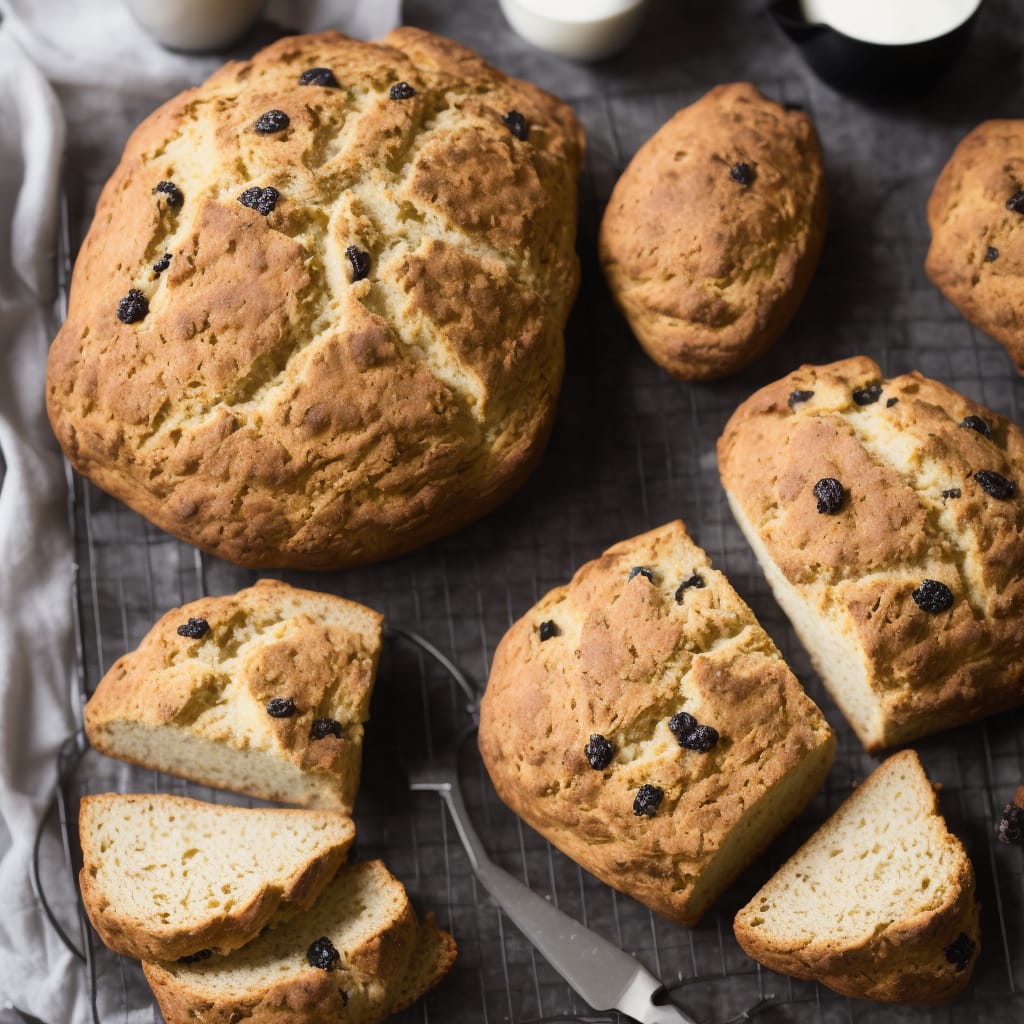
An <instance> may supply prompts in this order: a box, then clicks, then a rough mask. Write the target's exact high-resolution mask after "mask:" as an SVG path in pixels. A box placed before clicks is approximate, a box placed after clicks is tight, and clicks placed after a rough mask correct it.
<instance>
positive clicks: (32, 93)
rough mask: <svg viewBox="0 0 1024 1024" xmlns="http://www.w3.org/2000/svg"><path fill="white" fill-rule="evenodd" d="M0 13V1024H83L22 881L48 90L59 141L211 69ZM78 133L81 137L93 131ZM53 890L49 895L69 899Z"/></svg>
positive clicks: (52, 137) (56, 458) (62, 606)
mask: <svg viewBox="0 0 1024 1024" xmlns="http://www.w3.org/2000/svg"><path fill="white" fill-rule="evenodd" d="M0 15H2V21H0V454H2V457H3V462H4V465H5V467H6V472H5V473H4V475H3V477H2V483H0V1024H21V1022H23V1021H24V1020H25V1019H26V1018H25V1017H24V1016H22V1015H24V1014H28V1015H30V1016H31V1018H37V1019H38V1020H40V1021H42V1022H44V1024H91V1011H90V1009H89V1006H88V999H87V987H86V979H85V971H84V970H83V969H82V967H81V966H80V964H79V963H78V962H77V961H76V960H75V959H74V958H73V957H72V956H71V954H70V953H69V952H68V951H67V950H66V949H65V948H64V947H63V945H62V944H61V943H60V942H59V940H58V939H57V938H56V936H55V935H54V933H53V932H52V930H51V929H50V927H49V926H48V924H47V923H46V921H45V919H44V917H43V913H42V909H41V906H40V904H39V902H38V899H37V897H36V895H35V893H34V892H33V888H32V884H31V881H30V877H31V875H30V868H31V857H32V843H33V839H34V837H35V833H36V828H37V825H38V823H39V820H40V817H41V815H42V814H43V812H44V811H45V809H46V805H47V802H48V800H49V798H50V795H51V793H52V791H53V787H54V784H55V779H56V770H57V751H58V749H59V747H60V745H61V743H62V742H63V740H64V739H65V738H66V737H67V736H68V734H69V733H70V732H71V731H72V730H73V729H74V728H75V727H76V725H77V723H76V722H75V720H74V719H75V715H74V714H73V712H72V706H71V697H70V694H71V685H70V680H71V678H72V673H73V671H74V664H73V651H72V593H71V590H72V559H73V550H72V544H71V538H70V535H69V529H68V524H67V512H66V491H65V478H64V466H63V461H62V459H61V456H60V452H59V450H58V448H57V445H56V442H55V441H54V439H53V436H52V434H51V432H50V429H49V424H48V422H47V419H46V413H45V405H44V378H45V370H46V352H47V348H48V346H49V341H50V338H51V337H52V334H53V332H54V330H55V319H56V318H55V316H54V314H53V309H54V306H53V301H54V277H55V274H54V250H55V237H56V230H55V227H56V219H57V209H58V195H59V176H60V170H61V155H62V150H63V144H64V136H65V111H62V109H61V105H60V103H59V101H58V99H57V98H56V95H55V92H54V89H53V88H52V87H51V84H50V83H54V84H57V85H60V86H62V87H64V89H65V95H71V94H74V95H75V97H76V98H77V99H78V100H81V101H84V102H82V103H78V104H76V105H75V106H74V107H69V108H68V111H67V116H68V118H69V124H68V131H69V134H72V133H75V132H76V131H77V128H78V126H77V124H76V121H75V118H76V116H81V114H80V112H79V113H78V114H76V113H75V111H76V110H78V109H79V107H81V108H82V109H86V110H87V109H90V108H91V109H93V110H95V109H96V108H97V106H102V105H103V103H104V97H109V96H110V93H111V91H112V90H113V91H115V92H116V91H124V92H130V93H132V94H137V93H140V92H144V93H147V94H149V93H151V94H153V95H154V97H155V98H157V99H162V98H164V97H165V96H166V97H170V96H172V95H173V94H174V93H175V92H177V91H179V90H180V89H182V88H184V87H186V86H189V85H194V84H196V83H198V82H201V81H202V80H203V79H204V78H205V77H206V76H207V75H208V74H209V73H210V72H211V71H212V70H213V68H215V67H216V66H217V65H218V64H219V63H221V62H222V58H219V57H217V56H210V55H207V56H204V57H189V56H185V55H182V54H174V53H170V52H168V51H166V50H164V49H162V48H161V47H160V46H159V45H158V44H156V43H155V42H153V41H152V40H150V39H149V38H148V37H147V36H146V35H145V33H144V32H143V31H142V29H140V28H139V27H138V26H137V25H136V23H135V22H134V20H133V19H132V18H131V16H130V15H129V14H128V12H127V10H126V9H125V8H124V7H123V6H122V4H121V3H120V2H118V0H0ZM399 15H400V0H333V2H332V0H299V2H293V3H286V2H284V0H279V2H274V3H271V4H270V5H269V7H268V16H269V17H271V18H272V19H276V20H278V22H279V24H282V25H283V26H286V27H288V28H291V29H294V30H298V31H307V30H308V31H317V30H320V29H323V28H328V27H332V28H338V29H340V30H341V31H345V32H348V33H349V34H352V35H361V36H365V37H373V36H378V35H382V34H384V33H385V32H387V31H388V30H390V29H391V28H393V27H394V26H395V25H396V24H398V21H399ZM47 79H49V80H50V82H48V81H47ZM93 94H95V95H93ZM107 127H108V128H110V131H109V134H110V137H109V138H105V137H103V138H96V137H95V136H94V134H91V135H90V138H89V151H90V152H97V150H99V151H101V152H102V151H104V150H106V152H107V154H108V155H109V156H110V157H111V159H110V161H109V163H111V164H112V163H113V160H114V159H115V158H116V155H117V154H118V153H119V152H120V149H121V146H122V145H123V143H124V140H125V138H126V136H127V134H128V132H129V130H130V129H131V128H132V127H134V126H133V125H120V124H118V123H117V122H116V119H115V120H114V124H113V127H111V126H110V125H108V126H107ZM82 130H83V131H90V132H91V133H95V130H96V129H95V124H94V123H93V124H92V125H90V126H89V127H88V128H84V127H83V129H82ZM48 870H50V871H56V872H62V871H63V867H62V866H61V865H59V864H52V865H49V866H48ZM63 881H64V879H63V878H60V879H58V880H57V884H56V886H55V888H56V890H57V891H58V892H59V891H61V889H62V888H66V889H69V888H70V887H69V886H62V885H60V884H59V883H63ZM70 898H71V896H70V894H69V895H68V896H67V897H66V899H70ZM68 909H70V908H69V907H65V910H68ZM62 917H64V918H65V919H67V918H68V917H69V915H68V914H67V913H65V914H64V915H62ZM70 919H71V920H73V916H72V917H71V918H70ZM74 934H75V935H77V932H75V933H74Z"/></svg>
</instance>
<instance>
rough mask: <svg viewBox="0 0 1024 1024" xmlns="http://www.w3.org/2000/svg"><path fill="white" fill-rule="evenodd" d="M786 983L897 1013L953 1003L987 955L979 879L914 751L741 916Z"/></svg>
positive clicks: (739, 934) (745, 936)
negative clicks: (982, 947) (898, 1007)
mask: <svg viewBox="0 0 1024 1024" xmlns="http://www.w3.org/2000/svg"><path fill="white" fill-rule="evenodd" d="M733 929H734V931H735V933H736V939H737V941H738V942H739V944H740V945H741V946H742V947H743V950H744V952H746V954H747V955H748V956H750V957H753V959H755V960H757V961H758V962H759V963H762V964H764V965H765V966H766V967H770V968H771V969H772V970H773V971H778V972H779V973H780V974H788V975H791V976H793V977H795V978H804V979H809V980H810V979H813V980H816V981H820V982H821V983H822V984H824V985H827V986H828V987H829V988H831V989H834V990H835V991H836V992H841V993H842V994H843V995H847V996H854V997H856V998H860V999H877V1000H880V1001H883V1002H890V1003H943V1002H947V1001H948V1000H950V999H953V998H954V997H955V996H956V995H958V994H959V993H960V992H961V991H962V990H963V989H964V988H965V987H966V985H967V983H968V981H969V980H970V977H971V972H972V970H973V968H974V963H975V960H976V959H977V952H978V908H977V905H976V904H975V900H974V868H973V867H972V865H971V862H970V860H969V858H968V856H967V853H966V851H965V850H964V848H963V845H962V844H961V843H960V840H959V839H957V838H956V836H954V835H951V834H950V832H949V831H948V830H947V828H946V823H945V821H944V820H943V818H942V816H941V814H940V813H939V811H938V807H937V801H936V798H935V792H934V790H933V789H932V786H931V783H930V782H929V781H928V778H927V776H926V775H925V773H924V769H923V768H922V767H921V762H920V761H919V760H918V757H917V754H915V753H914V752H913V751H912V750H905V751H902V752H900V753H899V754H894V755H893V756H892V757H890V758H889V759H888V760H887V761H885V762H884V763H883V764H882V765H881V766H880V767H878V768H877V769H876V770H875V771H874V772H873V773H872V774H871V776H870V777H869V778H868V779H867V781H866V782H864V784H863V785H861V786H860V787H859V788H858V789H857V790H855V792H854V793H853V795H852V796H850V797H849V799H847V800H846V802H845V803H843V804H842V806H841V807H840V808H839V810H838V811H836V813H835V814H834V815H832V817H831V818H829V820H828V821H827V822H825V824H824V825H823V826H822V827H821V828H820V829H819V830H818V831H817V832H815V833H814V835H812V836H811V838H810V839H809V840H808V841H807V842H806V843H804V845H803V846H802V847H800V849H799V850H797V852H796V853H795V854H793V856H792V857H790V858H789V860H788V861H786V863H785V864H784V865H783V866H782V867H781V868H780V869H779V870H778V871H777V872H776V874H775V875H774V876H773V877H772V878H771V879H770V880H769V881H768V883H767V884H766V885H765V886H764V887H763V888H762V889H761V890H760V892H758V893H757V895H756V896H755V897H754V898H753V899H752V900H751V901H750V902H749V903H748V904H747V905H746V906H745V907H744V908H743V909H742V910H740V912H739V913H738V914H737V915H736V919H735V921H734V923H733Z"/></svg>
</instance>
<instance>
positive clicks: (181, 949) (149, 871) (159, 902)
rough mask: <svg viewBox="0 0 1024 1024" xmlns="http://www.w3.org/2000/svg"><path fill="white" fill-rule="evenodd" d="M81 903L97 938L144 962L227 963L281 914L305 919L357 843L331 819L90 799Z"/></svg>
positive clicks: (183, 803)
mask: <svg viewBox="0 0 1024 1024" xmlns="http://www.w3.org/2000/svg"><path fill="white" fill-rule="evenodd" d="M79 836H80V839H81V846H82V860H83V866H82V870H81V874H80V876H79V883H80V888H81V892H82V902H83V903H84V905H85V909H86V912H87V913H88V915H89V920H90V921H91V922H92V925H93V927H94V928H95V929H96V931H97V932H98V933H99V936H100V938H101V939H102V940H103V941H104V943H106V945H107V946H109V947H110V948H111V949H112V950H114V952H116V953H121V954H122V955H124V956H131V957H135V958H136V959H140V960H141V959H161V960H177V959H178V958H179V957H183V956H191V955H192V954H194V953H199V952H201V951H203V950H216V951H217V952H220V953H227V952H229V951H230V950H232V949H235V948H237V947H239V946H242V945H244V944H245V943H246V942H249V941H251V940H252V939H254V938H255V937H256V935H257V934H258V933H259V932H260V931H261V929H262V928H263V927H264V926H265V925H266V924H267V922H268V921H269V920H270V919H271V917H272V916H273V915H274V913H275V912H276V911H277V909H278V907H280V906H283V905H286V904H292V905H294V906H298V907H302V908H306V909H308V908H309V907H311V906H312V905H313V903H314V901H315V900H316V898H317V897H318V896H319V895H320V893H321V892H322V891H323V889H324V887H325V886H326V885H327V884H328V883H329V882H330V880H331V879H332V878H333V877H334V875H335V873H336V872H337V870H338V868H339V867H340V866H341V865H342V863H343V862H344V860H345V856H346V854H347V853H348V849H349V847H350V846H351V845H352V841H353V840H354V839H355V827H354V826H353V824H352V821H351V819H350V818H348V817H346V816H344V815H342V814H336V813H334V812H331V811H306V810H295V809H288V810H285V809H281V810H264V809H253V810H247V809H245V808H241V807H227V806H219V805H213V804H208V803H202V802H201V801H198V800H190V799H187V798H184V797H176V796H167V795H165V794H161V793H152V794H138V795H120V794H117V793H103V794H97V795H93V796H86V797H83V799H82V804H81V810H80V814H79Z"/></svg>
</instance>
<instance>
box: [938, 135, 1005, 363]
mask: <svg viewBox="0 0 1024 1024" xmlns="http://www.w3.org/2000/svg"><path fill="white" fill-rule="evenodd" d="M1022 188H1024V120H1002V121H984V122H983V123H982V124H980V125H978V127H977V128H975V129H974V130H973V131H972V132H970V133H969V134H968V135H967V136H966V137H965V138H964V139H962V140H961V142H960V144H959V145H958V146H957V147H956V149H955V150H954V151H953V155H952V156H951V157H950V158H949V162H948V163H947V164H946V166H945V167H943V169H942V173H941V174H940V175H939V178H938V180H937V181H936V182H935V187H934V189H933V190H932V194H931V197H930V198H929V200H928V226H929V228H930V229H931V233H932V241H931V246H930V247H929V249H928V256H927V259H926V260H925V270H926V271H927V273H928V276H929V277H930V278H931V280H932V282H933V283H934V284H935V285H936V286H937V287H938V288H939V289H940V290H941V291H942V293H943V294H944V295H945V296H946V298H948V299H949V300H950V301H951V302H952V303H953V304H954V305H955V306H957V308H958V309H959V310H960V312H961V313H963V315H964V316H966V317H967V319H968V320H970V321H971V322H972V323H974V324H977V326H978V327H980V328H981V329H982V330H983V331H985V332H986V333H988V334H991V335H992V336H993V337H994V338H996V339H997V340H999V341H1000V342H1002V343H1003V344H1004V345H1005V346H1006V348H1007V349H1008V350H1009V353H1010V355H1011V357H1012V358H1013V361H1014V362H1015V363H1016V364H1017V369H1018V370H1020V371H1021V372H1024V198H1021V199H1018V200H1017V201H1016V205H1017V207H1019V210H1020V212H1018V210H1017V209H1009V208H1008V207H1007V203H1008V202H1009V201H1010V200H1011V199H1012V198H1013V197H1014V196H1015V195H1019V194H1020V192H1021V189H1022Z"/></svg>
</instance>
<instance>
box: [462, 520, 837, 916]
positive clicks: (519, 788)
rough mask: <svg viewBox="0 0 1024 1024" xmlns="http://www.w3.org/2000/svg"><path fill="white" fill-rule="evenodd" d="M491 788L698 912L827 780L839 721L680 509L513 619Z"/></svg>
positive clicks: (675, 908) (684, 911)
mask: <svg viewBox="0 0 1024 1024" xmlns="http://www.w3.org/2000/svg"><path fill="white" fill-rule="evenodd" d="M479 743H480V753H481V755H482V756H483V760H484V764H485V765H486V766H487V770H488V773H489V774H490V777H491V781H492V782H493V783H494V788H495V789H496V790H497V792H498V795H499V796H500V797H501V799H502V800H504V801H505V803H506V804H508V805H509V807H511V808H512V810H514V811H515V812H516V814H518V815H519V816H520V817H522V818H523V819H524V820H525V821H526V822H527V823H528V824H529V825H531V826H532V827H533V828H535V829H536V830H537V831H538V832H540V833H541V835H543V836H544V837H545V838H546V839H548V840H549V841H550V842H552V843H553V844H554V845H555V846H557V847H558V848H559V849H560V850H562V852H563V853H565V854H566V855H567V856H569V857H572V858H573V859H574V860H575V861H576V862H577V863H579V864H580V865H582V866H583V867H584V868H586V869H587V870H588V871H590V872H592V873H593V874H594V875H596V876H597V877H598V878H600V879H601V881H603V882H605V883H606V884H608V885H611V886H614V887H615V888H616V889H618V890H619V891H620V892H625V893H627V894H628V895H630V896H632V897H634V898H635V899H637V900H640V902H642V903H644V904H645V905H646V906H648V907H651V908H652V909H653V910H656V911H657V912H658V913H659V914H664V915H665V916H666V917H668V918H669V919H670V920H672V921H675V922H677V923H678V924H684V925H692V924H695V923H696V922H697V921H698V920H699V919H700V917H701V915H702V914H703V913H704V912H705V911H706V910H707V909H708V907H710V906H711V904H712V903H713V902H714V901H715V900H716V899H717V898H718V896H719V895H721V893H722V892H723V891H724V890H725V889H726V887H727V886H728V885H729V883H730V882H731V881H732V880H733V879H734V878H735V877H736V876H737V875H738V874H739V873H740V872H741V871H742V870H743V869H744V868H745V867H746V866H747V865H748V864H750V863H751V861H753V859H754V858H755V857H756V856H757V855H758V853H760V851H761V850H763V849H764V848H765V847H766V846H767V845H768V844H769V843H770V842H771V841H772V839H774V838H775V836H776V835H778V833H779V832H780V831H781V830H782V829H783V828H784V827H785V826H786V824H787V823H788V822H789V821H791V820H792V819H793V818H795V817H796V816H797V815H798V814H799V813H800V812H801V810H803V808H804V807H805V806H806V805H807V803H808V802H809V801H810V800H811V798H812V797H813V796H814V794H815V793H817V791H818V790H819V789H820V788H821V786H822V784H823V783H824V781H825V776H826V775H827V774H828V770H829V767H830V766H831V764H832V757H833V753H834V751H835V740H834V737H833V734H832V730H831V729H830V728H829V725H828V723H827V722H826V721H825V719H824V718H823V717H822V715H821V713H820V712H819V710H818V709H817V707H815V705H814V703H813V702H812V701H811V700H810V698H808V696H807V695H806V694H805V693H804V691H803V689H802V688H801V686H800V683H799V681H798V680H797V679H796V677H795V676H794V675H793V673H792V672H791V671H790V669H789V666H788V665H787V664H786V662H785V661H784V660H783V658H782V655H781V654H780V653H779V651H778V649H777V648H776V646H775V644H774V643H772V640H771V638H770V637H769V636H768V634H767V633H765V631H764V630H763V629H762V628H761V626H760V624H759V623H758V621H757V619H756V618H755V617H754V613H753V612H752V611H751V610H750V609H749V608H748V607H747V606H746V604H744V603H743V601H742V599H741V598H740V596H739V595H738V594H737V593H736V591H735V590H734V589H733V588H732V585H731V584H730V583H729V581H728V579H726V577H725V576H724V575H723V574H722V573H721V572H718V571H717V570H715V569H713V568H712V567H711V563H710V561H709V559H708V556H707V554H706V553H705V552H704V551H702V550H701V549H700V548H699V547H698V546H697V545H696V544H695V543H694V542H693V540H692V539H691V538H690V536H689V535H688V534H687V532H686V527H685V526H684V525H683V524H682V523H681V522H679V521H678V520H677V521H675V522H672V523H667V524H666V525H664V526H662V527H659V528H658V529H656V530H650V531H648V532H647V533H644V534H641V535H640V536H638V537H632V538H630V539H629V540H624V541H622V542H620V543H619V544H616V545H615V546H614V547H612V548H609V549H608V550H607V551H606V552H605V553H604V554H603V555H602V556H601V557H600V558H598V559H595V560H594V561H592V562H588V563H587V564H586V565H584V566H582V567H581V568H580V569H579V570H578V571H577V572H576V574H575V576H574V577H573V578H572V580H571V581H570V582H569V584H568V585H567V586H564V587H559V588H557V589H556V590H553V591H551V592H550V593H548V594H547V595H545V596H544V597H543V598H542V599H541V600H540V601H539V602H538V603H537V604H536V605H534V607H533V608H531V609H529V610H528V611H527V612H526V614H525V615H524V616H523V617H522V618H521V619H520V620H519V621H518V622H516V623H515V624H514V625H513V626H512V628H511V629H510V630H509V631H508V633H506V634H505V636H504V638H503V639H502V641H501V643H500V644H499V645H498V649H497V651H496V652H495V655H494V660H493V663H492V666H491V675H490V679H489V680H488V683H487V691H486V693H485V694H484V698H483V701H482V703H481V708H480V736H479Z"/></svg>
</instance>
